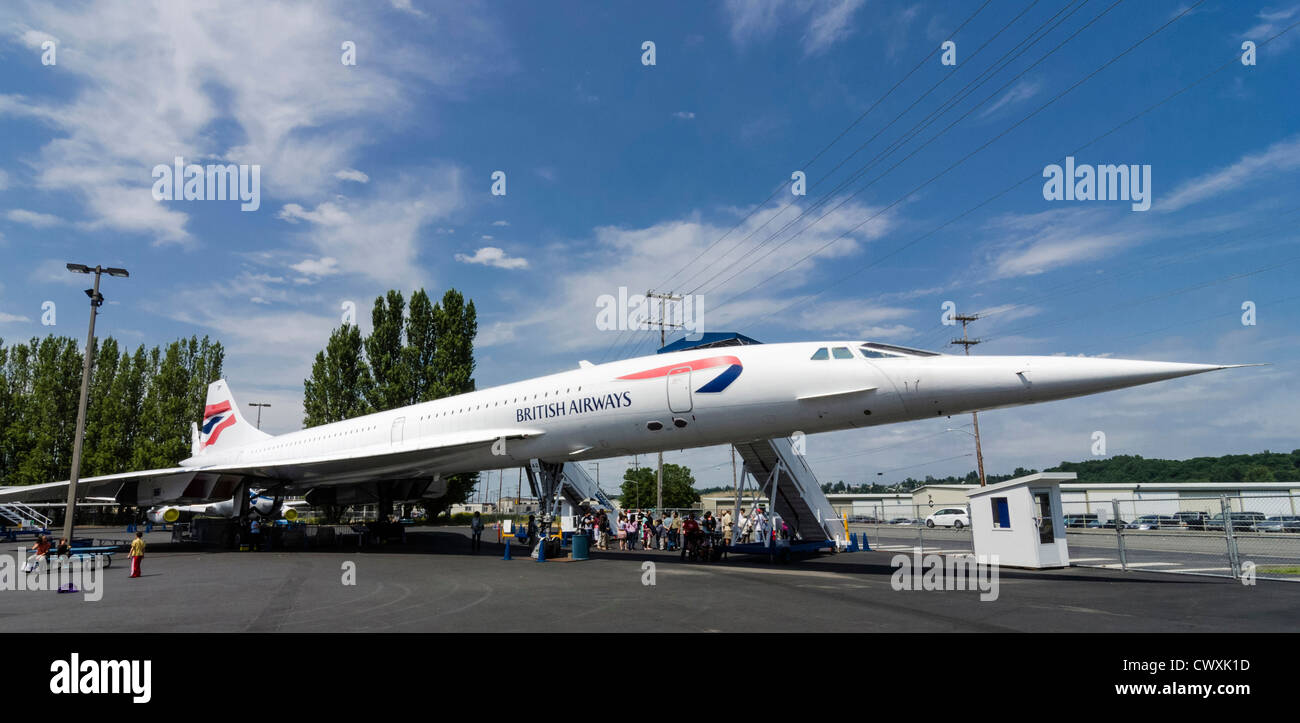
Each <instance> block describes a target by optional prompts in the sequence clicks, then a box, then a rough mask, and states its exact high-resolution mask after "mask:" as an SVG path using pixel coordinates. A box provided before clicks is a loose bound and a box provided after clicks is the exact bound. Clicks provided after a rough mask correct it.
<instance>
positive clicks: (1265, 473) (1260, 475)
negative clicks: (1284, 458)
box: [1242, 464, 1277, 482]
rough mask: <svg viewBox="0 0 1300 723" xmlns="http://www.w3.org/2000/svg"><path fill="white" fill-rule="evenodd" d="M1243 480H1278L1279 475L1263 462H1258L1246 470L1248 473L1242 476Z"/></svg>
mask: <svg viewBox="0 0 1300 723" xmlns="http://www.w3.org/2000/svg"><path fill="white" fill-rule="evenodd" d="M1242 481H1243V482H1276V481H1277V477H1275V476H1274V475H1273V470H1271V469H1269V468H1268V467H1266V466H1264V465H1262V464H1257V465H1255V466H1253V467H1251V468H1250V469H1248V470H1246V474H1245V475H1244V476H1243V477H1242Z"/></svg>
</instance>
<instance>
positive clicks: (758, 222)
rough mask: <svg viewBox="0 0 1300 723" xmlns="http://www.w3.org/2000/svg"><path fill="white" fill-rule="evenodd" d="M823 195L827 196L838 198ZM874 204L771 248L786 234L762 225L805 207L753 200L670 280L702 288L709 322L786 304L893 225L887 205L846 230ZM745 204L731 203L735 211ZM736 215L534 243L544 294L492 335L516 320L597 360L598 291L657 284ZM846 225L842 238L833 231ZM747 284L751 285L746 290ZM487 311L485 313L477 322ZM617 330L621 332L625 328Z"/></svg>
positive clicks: (604, 347) (606, 346)
mask: <svg viewBox="0 0 1300 723" xmlns="http://www.w3.org/2000/svg"><path fill="white" fill-rule="evenodd" d="M829 205H830V206H834V205H835V201H834V200H832V201H831V203H830V204H829ZM878 210H879V209H877V208H874V207H869V206H865V205H861V204H856V203H846V204H845V205H844V206H842V207H840V208H839V209H837V210H835V211H832V212H830V213H829V214H828V215H827V216H826V217H825V218H824V219H823V220H822V221H821V222H819V223H818V224H817V225H815V226H813V227H811V228H810V229H809V230H808V231H807V232H806V233H804V234H802V235H801V236H799V237H797V238H794V239H793V240H790V242H789V243H788V244H787V245H785V246H783V247H780V248H778V244H780V243H781V242H782V241H784V240H787V237H786V236H782V237H780V238H777V239H774V240H772V241H771V242H769V243H768V244H767V245H766V246H764V247H762V249H761V250H759V251H757V252H755V251H754V249H755V247H756V246H757V245H758V244H759V243H760V242H761V241H762V240H764V239H766V238H767V235H768V233H770V232H772V231H773V230H774V229H776V228H779V226H780V225H781V223H782V222H784V221H785V220H788V219H791V218H794V217H795V216H797V215H798V214H799V213H800V211H802V208H800V207H798V206H792V207H791V208H789V209H786V210H785V211H782V207H781V205H773V206H769V207H764V208H761V209H758V210H756V211H755V212H754V214H753V215H752V216H750V217H749V218H748V219H746V220H745V221H744V222H743V223H741V224H740V227H739V228H738V229H736V230H735V231H733V232H732V234H731V236H730V237H729V238H730V239H734V240H737V241H739V240H741V239H744V238H745V237H746V236H747V235H749V234H751V232H752V233H753V236H752V237H751V238H750V240H749V241H747V242H745V243H742V244H739V245H736V246H733V245H732V244H731V242H730V241H728V242H724V243H722V244H720V245H719V246H717V247H716V248H715V249H713V251H711V252H710V254H708V255H707V256H705V257H703V258H701V259H700V260H699V261H697V262H696V263H694V264H692V265H691V266H690V267H689V268H687V269H686V270H685V271H684V272H683V273H682V274H679V275H678V276H677V277H676V278H675V280H674V281H673V284H675V286H674V290H675V291H677V292H678V293H696V294H699V295H701V296H702V297H703V299H702V303H703V308H704V315H703V322H704V326H705V329H704V330H706V331H716V330H721V329H728V328H731V326H730V325H732V324H734V322H736V321H737V320H738V319H748V318H750V317H753V316H755V315H762V314H767V313H771V312H774V311H776V310H778V309H780V308H782V307H785V306H786V305H787V304H789V302H790V301H791V290H792V289H797V288H799V287H800V286H801V285H802V284H804V283H806V281H807V280H808V278H809V276H810V275H812V274H813V273H816V272H817V271H818V270H819V267H820V266H821V265H823V264H825V263H828V262H833V261H834V260H836V259H841V258H844V257H846V256H850V255H852V254H855V253H857V252H859V251H860V250H861V249H862V247H863V245H865V244H867V243H869V242H870V241H871V240H873V239H875V238H878V237H880V236H881V235H883V234H885V233H887V232H888V230H889V229H891V228H892V227H893V226H894V225H895V219H894V217H893V215H892V214H890V213H885V214H882V215H881V216H880V217H878V218H876V219H874V220H872V221H871V222H869V223H867V224H865V225H863V226H862V227H860V228H858V229H856V230H853V231H850V229H852V227H853V226H854V225H856V224H858V223H861V221H862V219H864V218H867V217H869V216H872V215H873V214H875V213H876V212H877V211H878ZM747 211H748V209H744V210H738V211H736V214H737V217H739V216H743V215H744V214H745V213H746V212H747ZM774 217H775V218H774ZM735 220H738V219H722V220H721V221H719V222H718V223H716V224H715V223H706V222H703V221H701V220H700V219H699V218H698V215H696V214H691V215H688V216H685V217H681V218H674V219H669V220H665V221H662V222H660V223H656V224H653V225H651V226H647V227H635V228H625V227H619V226H601V227H597V228H596V229H594V230H593V232H592V235H591V237H590V238H582V239H577V240H574V242H573V243H571V244H565V245H562V246H556V247H551V248H547V249H543V250H541V251H539V253H542V254H543V257H542V258H534V259H532V260H531V262H532V263H533V265H535V266H538V267H545V268H548V269H555V272H554V274H553V275H551V276H548V280H547V283H546V285H545V292H544V293H545V294H546V296H545V297H543V298H540V299H538V298H533V299H531V300H530V301H528V302H527V303H526V304H525V303H524V301H523V300H522V299H521V300H520V301H519V304H520V308H522V309H525V312H524V313H523V314H522V318H515V319H512V320H511V324H510V325H509V326H507V327H501V328H498V329H497V330H496V331H495V332H494V335H493V339H490V340H489V341H492V340H509V339H512V338H514V337H515V333H516V330H519V331H521V332H523V331H524V330H526V336H527V337H529V338H546V339H551V340H553V342H554V343H556V344H558V345H559V350H560V351H565V350H577V349H584V350H592V349H594V350H596V352H597V356H596V357H595V358H592V359H591V361H593V362H595V361H599V360H601V357H599V356H598V355H599V354H601V353H607V352H610V347H611V344H612V343H613V342H614V339H615V336H618V335H619V333H618V332H613V331H606V330H601V329H598V328H597V326H596V315H597V300H598V299H599V298H600V297H602V296H603V295H607V294H608V295H611V296H614V297H617V295H618V293H619V287H626V288H627V289H628V293H630V294H637V293H644V291H645V290H646V289H650V288H656V287H657V286H658V285H659V284H661V283H662V282H664V281H665V278H664V277H666V276H668V275H669V274H670V273H672V272H673V271H675V270H677V269H679V268H681V267H682V266H683V265H685V264H687V263H688V262H689V261H690V260H691V259H693V258H694V257H695V256H696V255H698V254H699V252H700V251H702V250H704V249H705V248H707V247H708V246H709V245H710V244H712V243H713V242H714V241H717V240H718V239H719V238H720V237H721V236H722V235H723V233H724V232H726V231H727V230H729V229H730V227H731V225H732V224H733V223H734V221H735ZM764 224H766V225H764ZM760 227H762V230H759V229H760ZM846 232H847V235H846V237H845V238H842V239H841V238H838V237H839V236H840V235H841V234H845V233H846ZM823 247H824V248H823ZM769 250H772V255H770V256H768V257H767V258H766V259H763V260H761V261H760V260H759V257H761V256H762V255H763V254H764V253H766V252H767V251H769ZM809 255H811V258H810V259H809V260H808V261H806V262H804V263H801V264H797V265H794V266H793V267H792V268H791V269H790V270H789V271H787V272H785V273H782V274H780V275H778V276H776V277H775V278H772V279H770V280H768V277H770V276H771V275H772V274H773V272H775V271H776V270H778V269H781V268H784V267H786V266H790V265H791V264H793V263H794V262H795V261H797V260H798V259H801V258H803V257H805V256H809ZM751 263H752V265H751ZM711 277H713V278H712V279H711ZM706 282H707V283H706ZM760 282H761V283H760ZM696 287H699V288H698V289H697V288H696ZM750 287H754V288H752V290H749V289H750ZM742 292H743V293H742ZM733 296H735V297H736V298H735V300H734V301H730V302H728V303H727V304H726V306H725V307H724V306H722V304H723V303H724V301H726V300H728V299H729V298H731V297H733ZM507 301H509V300H507ZM491 321H492V320H485V321H484V324H485V325H487V324H490V323H491ZM773 321H774V323H787V324H789V325H790V326H792V327H798V326H799V325H800V324H801V319H800V317H799V315H798V314H797V313H796V314H794V315H781V316H777V317H774V318H773ZM859 321H861V322H862V323H860V324H858V331H861V330H863V329H864V328H870V329H872V330H873V331H883V332H885V333H892V332H894V331H896V329H893V328H892V327H893V326H894V325H893V324H888V323H886V324H871V323H870V322H869V320H867V319H866V318H865V317H863V318H861V319H859ZM855 333H857V332H856V331H855ZM652 336H653V338H654V341H655V342H657V341H658V335H657V334H650V333H648V332H647V333H644V334H640V335H639V336H638V337H637V338H638V339H639V340H640V339H643V340H644V343H647V344H648V343H649V341H650V338H651V337H652ZM623 338H624V339H626V338H627V337H626V335H623ZM479 346H480V347H483V348H487V347H488V346H489V344H488V343H485V342H483V341H480V343H479ZM631 353H632V352H631V350H630V349H624V350H623V351H619V352H613V356H620V357H621V356H627V355H629V354H631Z"/></svg>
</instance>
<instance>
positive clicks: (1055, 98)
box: [714, 0, 1204, 312]
mask: <svg viewBox="0 0 1300 723" xmlns="http://www.w3.org/2000/svg"><path fill="white" fill-rule="evenodd" d="M1121 2H1123V0H1116V1H1115V3H1113V4H1112V5H1110V6H1109V7H1108V8H1106V9H1105V10H1104V11H1102V13H1100V14H1099V15H1097V16H1096V17H1094V18H1093V19H1092V20H1090V21H1088V23H1087V24H1085V25H1084V26H1083V27H1081V28H1079V29H1078V30H1076V31H1075V32H1074V34H1072V35H1071V36H1070V37H1069V38H1066V39H1065V40H1064V41H1062V42H1061V43H1060V44H1058V45H1057V46H1056V47H1055V48H1053V49H1052V50H1051V51H1049V52H1048V55H1050V54H1051V53H1054V52H1056V51H1057V50H1059V49H1060V48H1061V47H1062V46H1063V45H1064V44H1065V43H1067V42H1069V41H1070V40H1072V39H1073V38H1074V37H1075V36H1077V35H1078V34H1079V33H1081V32H1082V31H1083V30H1085V29H1087V28H1088V27H1089V26H1090V25H1092V24H1093V23H1095V22H1096V21H1097V20H1099V19H1100V18H1101V17H1102V16H1103V15H1105V14H1106V13H1108V12H1110V10H1111V9H1113V8H1114V7H1115V6H1116V5H1118V4H1119V3H1121ZM1201 2H1204V0H1201ZM1200 4H1201V3H1200V2H1198V3H1197V5H1200ZM1195 7H1196V6H1195V5H1194V6H1192V7H1191V8H1188V9H1187V10H1184V11H1183V12H1182V13H1180V14H1179V15H1177V16H1175V17H1174V18H1173V19H1171V20H1169V21H1168V22H1166V23H1165V24H1164V25H1161V26H1160V27H1158V28H1156V29H1155V30H1153V31H1152V32H1150V33H1148V34H1147V35H1146V36H1145V37H1143V38H1142V39H1141V40H1139V41H1137V42H1136V43H1134V44H1133V45H1130V46H1129V47H1128V48H1127V49H1125V50H1124V51H1122V52H1121V53H1119V54H1118V55H1116V56H1115V57H1113V58H1111V59H1110V60H1108V61H1106V62H1105V63H1104V64H1102V65H1101V67H1099V68H1097V69H1096V70H1094V71H1092V72H1091V73H1089V74H1088V75H1086V76H1085V77H1083V78H1082V79H1080V80H1079V81H1077V82H1075V83H1074V84H1073V85H1071V86H1070V87H1068V88H1066V89H1065V90H1063V91H1061V92H1060V93H1058V94H1056V95H1055V96H1053V97H1052V98H1051V99H1050V100H1048V101H1047V102H1046V103H1044V104H1042V105H1040V106H1039V107H1038V108H1036V109H1034V110H1033V111H1032V112H1030V113H1029V114H1028V115H1026V116H1025V117H1023V118H1021V119H1020V120H1018V121H1016V122H1015V123H1014V124H1012V125H1011V126H1009V127H1008V128H1006V129H1004V130H1003V131H1002V132H1000V133H998V134H997V135H995V136H994V137H993V138H990V139H989V140H988V141H985V142H984V143H983V144H981V145H980V146H979V147H977V148H976V149H975V150H973V151H971V152H970V153H967V154H966V155H964V156H962V157H961V158H960V159H958V160H957V161H955V162H954V163H952V164H951V165H949V166H948V167H947V168H945V169H944V170H942V171H940V172H939V173H937V174H935V175H934V176H931V177H930V178H929V179H927V180H926V181H924V182H923V183H921V184H920V185H918V186H916V187H914V188H913V189H911V190H910V191H908V192H907V193H906V194H904V195H903V196H901V197H900V198H898V199H897V200H895V201H894V202H892V203H890V204H889V205H888V206H885V207H884V208H882V209H880V210H879V211H877V212H876V213H874V214H872V215H871V216H869V217H867V218H866V219H864V220H863V221H862V222H861V223H858V224H857V225H855V226H853V227H852V228H850V229H849V230H848V231H846V232H844V233H843V234H841V235H840V236H838V237H836V238H834V239H831V240H830V241H828V242H826V243H825V244H823V245H822V246H820V247H818V248H817V249H815V250H813V251H811V252H809V253H808V254H806V255H804V256H803V257H801V258H800V259H798V260H797V261H795V262H794V263H792V264H790V265H788V266H786V267H785V268H783V269H781V270H780V271H777V272H776V273H774V274H772V275H771V276H768V277H767V278H766V279H764V280H762V281H760V282H758V283H756V284H754V285H753V286H750V287H748V288H747V289H745V290H744V291H741V292H739V293H737V294H735V295H733V296H731V297H730V298H728V299H727V300H726V301H724V302H722V304H720V305H718V306H717V307H714V311H715V312H716V311H717V310H718V309H719V308H723V307H725V306H727V304H730V303H731V302H732V301H735V300H736V299H737V298H739V297H740V296H743V295H744V294H746V293H749V292H750V291H752V290H753V289H755V288H757V287H759V286H761V285H763V284H766V283H768V282H770V281H771V280H772V279H774V278H775V277H777V276H779V275H781V274H783V273H785V272H786V271H789V270H790V269H792V268H794V267H796V266H798V265H799V264H801V263H803V262H804V261H807V260H808V259H809V258H811V257H812V256H814V255H816V254H818V253H820V252H821V251H823V250H825V249H826V248H827V247H829V246H830V245H831V244H833V243H835V242H836V241H839V240H840V239H843V238H846V237H847V236H848V235H849V234H851V233H853V232H854V231H856V230H857V229H859V228H861V227H862V226H863V225H865V224H866V223H867V222H869V221H871V220H873V219H875V218H877V217H879V216H881V215H882V214H884V213H885V212H886V211H888V210H889V209H891V208H893V207H894V206H897V205H898V204H899V203H902V202H903V201H904V200H906V199H907V198H909V197H911V196H912V195H913V194H915V193H916V192H917V191H920V190H921V189H923V188H925V187H926V186H928V185H930V184H931V183H933V182H934V181H936V180H938V179H939V178H941V177H943V176H944V175H946V174H947V173H948V172H949V171H951V170H952V169H954V168H956V167H957V166H959V165H961V164H962V163H965V162H966V161H967V160H969V159H970V158H971V157H973V156H974V155H975V154H977V153H979V152H980V151H983V150H984V149H985V148H987V147H988V146H990V145H992V144H993V143H995V142H997V141H998V140H1000V139H1001V138H1002V137H1003V136H1005V135H1006V134H1008V133H1010V132H1011V131H1013V130H1015V129H1016V128H1018V127H1019V126H1020V125H1022V124H1024V123H1025V122H1026V121H1028V120H1029V119H1031V118H1033V117H1034V116H1036V115H1038V114H1039V113H1041V112H1042V111H1043V110H1045V109H1046V108H1047V107H1048V106H1050V105H1052V104H1053V103H1055V102H1056V101H1058V100H1060V99H1061V98H1063V97H1064V96H1065V95H1066V94H1068V93H1070V92H1072V91H1073V90H1075V89H1076V88H1078V87H1079V86H1080V85H1082V84H1084V83H1086V82H1087V81H1089V80H1091V79H1092V78H1093V77H1095V76H1096V75H1097V74H1098V73H1101V72H1102V71H1103V70H1105V69H1106V68H1108V67H1110V66H1111V65H1112V64H1114V63H1115V62H1117V61H1118V60H1119V59H1120V58H1123V57H1124V56H1125V55H1127V54H1129V53H1130V52H1132V51H1133V50H1134V49H1136V48H1137V47H1139V46H1140V45H1142V44H1143V43H1145V42H1146V41H1148V40H1150V39H1151V38H1152V37H1154V36H1155V35H1156V34H1157V33H1159V32H1160V31H1162V30H1164V29H1165V28H1166V27H1168V26H1169V25H1170V24H1172V23H1174V22H1176V21H1177V20H1178V19H1179V18H1181V17H1183V16H1184V15H1186V14H1187V13H1188V12H1190V11H1191V10H1192V9H1194V8H1195ZM1044 57H1046V56H1044ZM1040 60H1041V59H1040ZM1012 82H1014V79H1013V81H1012ZM1005 87H1007V86H1003V88H1005ZM1001 90H1002V89H999V90H998V91H995V92H994V94H993V95H997V94H998V93H1000V92H1001ZM992 97H993V96H990V98H992ZM987 100H988V99H985V102H987ZM978 107H979V105H978V104H977V105H976V106H975V107H974V108H971V110H969V111H967V112H966V114H964V115H962V116H961V117H960V118H958V119H957V120H955V121H953V122H952V123H951V124H949V125H948V127H947V128H945V129H944V130H943V131H940V133H939V134H938V135H936V136H934V138H937V137H939V135H942V134H943V133H946V132H947V131H948V129H950V128H952V126H954V125H956V124H957V123H959V122H961V120H962V119H964V118H965V117H966V116H968V115H970V113H972V112H974V110H975V108H978ZM934 138H931V141H932V140H934ZM928 143H929V141H927V142H926V143H925V144H922V145H921V146H919V147H918V148H917V149H915V150H913V151H912V152H911V153H909V154H908V155H907V156H905V157H904V158H903V159H902V160H901V161H899V162H898V163H895V164H894V165H893V166H891V167H890V168H889V169H887V170H886V171H885V173H883V174H881V175H880V176H877V177H876V178H875V179H874V180H873V181H872V183H874V182H875V181H877V180H880V178H883V177H884V176H885V175H887V174H888V173H889V172H890V171H893V170H894V169H895V168H897V167H898V166H899V165H901V164H902V163H904V162H906V161H907V160H908V159H909V158H911V157H912V156H914V155H916V153H917V152H918V151H920V150H921V149H922V148H924V147H925V146H926V145H928ZM868 185H870V184H868ZM1017 185H1019V184H1017ZM863 188H864V189H865V188H866V187H865V186H864V187H863ZM862 190H863V189H859V190H858V191H855V192H854V194H853V195H856V194H857V193H860V192H861V191H862ZM852 197H853V196H852V195H850V196H849V197H848V198H852ZM848 198H846V199H845V200H844V201H842V202H841V203H840V204H839V205H843V204H844V203H846V202H847V201H848ZM836 208H838V206H836ZM778 248H779V247H778ZM769 253H771V252H770V251H769ZM760 260H761V259H760ZM751 265H752V264H751ZM747 268H748V267H747Z"/></svg>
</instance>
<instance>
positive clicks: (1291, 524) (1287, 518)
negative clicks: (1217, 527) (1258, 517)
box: [1232, 515, 1300, 532]
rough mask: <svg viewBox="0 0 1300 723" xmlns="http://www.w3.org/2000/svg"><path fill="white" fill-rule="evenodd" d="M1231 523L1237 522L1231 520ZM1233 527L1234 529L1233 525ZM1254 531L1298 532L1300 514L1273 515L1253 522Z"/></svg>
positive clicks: (1299, 529)
mask: <svg viewBox="0 0 1300 723" xmlns="http://www.w3.org/2000/svg"><path fill="white" fill-rule="evenodd" d="M1232 524H1233V525H1236V524H1237V521H1236V520H1233V522H1232ZM1233 529H1236V528H1235V527H1234V528H1233ZM1255 531H1256V532H1300V515H1274V516H1272V517H1270V518H1268V519H1267V520H1264V521H1262V522H1256V523H1255Z"/></svg>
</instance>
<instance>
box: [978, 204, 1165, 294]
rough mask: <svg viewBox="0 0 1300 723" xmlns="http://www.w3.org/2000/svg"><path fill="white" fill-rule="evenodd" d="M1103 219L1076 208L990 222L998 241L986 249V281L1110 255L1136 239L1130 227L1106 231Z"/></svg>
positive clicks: (1092, 211)
mask: <svg viewBox="0 0 1300 723" xmlns="http://www.w3.org/2000/svg"><path fill="white" fill-rule="evenodd" d="M1107 214H1108V211H1106V210H1104V209H1082V208H1077V209H1062V210H1053V211H1043V212H1040V213H1034V214H1010V215H1006V216H1002V217H1000V218H998V219H995V220H994V221H993V222H992V223H990V224H989V225H988V228H989V229H990V230H992V231H993V233H994V235H995V237H996V238H997V240H996V241H993V242H992V243H990V244H989V245H988V248H987V249H986V253H987V254H988V257H989V259H988V263H989V265H990V266H991V267H992V268H991V270H990V272H989V274H990V276H991V277H992V278H995V279H1003V278H1011V277H1016V276H1033V275H1036V274H1041V273H1044V272H1047V271H1051V270H1053V269H1056V268H1060V267H1064V266H1070V265H1073V264H1078V263H1082V262H1085V261H1094V260H1097V259H1100V258H1103V257H1106V256H1109V255H1111V254H1113V253H1115V252H1117V251H1119V250H1122V249H1124V248H1126V247H1128V246H1131V245H1133V244H1135V243H1137V242H1138V241H1139V240H1140V238H1141V236H1140V233H1141V231H1140V230H1139V229H1136V228H1133V227H1132V226H1131V224H1130V225H1117V226H1116V229H1118V230H1107V228H1106V225H1107V224H1106V220H1107Z"/></svg>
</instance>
